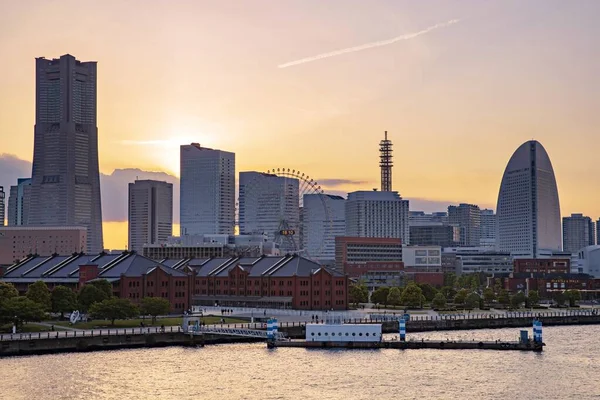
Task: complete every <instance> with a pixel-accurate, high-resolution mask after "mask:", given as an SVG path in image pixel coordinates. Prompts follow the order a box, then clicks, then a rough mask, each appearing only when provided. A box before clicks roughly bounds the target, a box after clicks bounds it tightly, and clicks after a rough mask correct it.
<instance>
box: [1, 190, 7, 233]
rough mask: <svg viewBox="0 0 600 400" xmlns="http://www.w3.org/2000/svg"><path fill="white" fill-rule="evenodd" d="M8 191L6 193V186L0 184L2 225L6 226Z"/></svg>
mask: <svg viewBox="0 0 600 400" xmlns="http://www.w3.org/2000/svg"><path fill="white" fill-rule="evenodd" d="M5 200H6V193H4V187H3V186H0V226H4V220H5V217H6V216H5V214H4V213H5V210H6V207H5V204H6V201H5Z"/></svg>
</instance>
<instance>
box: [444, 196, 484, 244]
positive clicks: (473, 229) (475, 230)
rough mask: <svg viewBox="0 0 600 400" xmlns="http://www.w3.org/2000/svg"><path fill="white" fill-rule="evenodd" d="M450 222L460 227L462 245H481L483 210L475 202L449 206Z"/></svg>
mask: <svg viewBox="0 0 600 400" xmlns="http://www.w3.org/2000/svg"><path fill="white" fill-rule="evenodd" d="M448 222H449V224H450V225H455V226H458V227H459V229H460V245H461V246H463V247H476V246H479V240H480V239H481V210H480V209H479V206H476V205H474V204H464V203H462V204H459V205H458V206H448Z"/></svg>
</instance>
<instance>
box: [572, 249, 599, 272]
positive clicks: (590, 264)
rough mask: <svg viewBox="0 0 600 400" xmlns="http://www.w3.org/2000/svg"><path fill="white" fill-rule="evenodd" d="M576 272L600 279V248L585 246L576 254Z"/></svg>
mask: <svg viewBox="0 0 600 400" xmlns="http://www.w3.org/2000/svg"><path fill="white" fill-rule="evenodd" d="M577 270H578V272H580V273H582V274H589V275H592V276H594V277H595V278H600V246H598V245H596V246H587V247H584V248H583V249H581V250H580V251H579V252H578V253H577Z"/></svg>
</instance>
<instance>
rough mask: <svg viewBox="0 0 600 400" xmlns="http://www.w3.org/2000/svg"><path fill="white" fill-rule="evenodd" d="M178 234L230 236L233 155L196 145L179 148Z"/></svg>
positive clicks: (233, 190) (232, 221)
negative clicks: (179, 231) (179, 224)
mask: <svg viewBox="0 0 600 400" xmlns="http://www.w3.org/2000/svg"><path fill="white" fill-rule="evenodd" d="M180 153H181V158H180V174H181V185H180V206H181V207H180V223H181V234H182V235H214V234H233V233H234V228H235V226H234V225H235V154H234V153H230V152H227V151H222V150H213V149H209V148H206V147H202V146H200V144H198V143H192V144H190V145H183V146H181V149H180Z"/></svg>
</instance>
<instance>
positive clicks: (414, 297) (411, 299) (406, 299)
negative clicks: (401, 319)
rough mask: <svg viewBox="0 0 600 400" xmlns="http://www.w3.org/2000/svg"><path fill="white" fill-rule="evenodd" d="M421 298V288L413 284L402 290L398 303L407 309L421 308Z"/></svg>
mask: <svg viewBox="0 0 600 400" xmlns="http://www.w3.org/2000/svg"><path fill="white" fill-rule="evenodd" d="M421 296H423V291H422V290H421V288H420V287H418V286H417V285H416V284H415V283H409V284H408V286H406V288H404V291H403V292H402V296H400V301H401V302H402V304H404V305H405V306H407V307H413V308H414V307H422V305H423V302H422V299H421Z"/></svg>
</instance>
